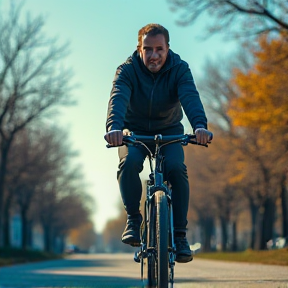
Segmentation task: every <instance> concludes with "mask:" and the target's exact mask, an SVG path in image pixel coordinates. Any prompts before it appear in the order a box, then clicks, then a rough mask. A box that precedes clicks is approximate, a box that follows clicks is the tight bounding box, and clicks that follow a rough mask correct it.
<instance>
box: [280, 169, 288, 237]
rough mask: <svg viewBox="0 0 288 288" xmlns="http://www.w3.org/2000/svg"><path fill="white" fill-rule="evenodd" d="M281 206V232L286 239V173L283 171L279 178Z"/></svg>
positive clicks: (287, 193) (287, 230)
mask: <svg viewBox="0 0 288 288" xmlns="http://www.w3.org/2000/svg"><path fill="white" fill-rule="evenodd" d="M281 208H282V217H283V218H282V233H283V237H284V238H286V241H288V190H287V173H283V177H282V179H281Z"/></svg>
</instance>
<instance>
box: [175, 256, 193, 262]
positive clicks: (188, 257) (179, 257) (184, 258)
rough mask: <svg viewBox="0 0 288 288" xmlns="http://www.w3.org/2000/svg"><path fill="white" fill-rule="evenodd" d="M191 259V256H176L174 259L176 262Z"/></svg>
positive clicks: (189, 260)
mask: <svg viewBox="0 0 288 288" xmlns="http://www.w3.org/2000/svg"><path fill="white" fill-rule="evenodd" d="M192 260H193V257H192V256H178V257H176V259H175V261H176V262H178V263H188V262H191V261H192Z"/></svg>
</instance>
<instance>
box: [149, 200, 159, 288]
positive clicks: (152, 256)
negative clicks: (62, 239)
mask: <svg viewBox="0 0 288 288" xmlns="http://www.w3.org/2000/svg"><path fill="white" fill-rule="evenodd" d="M148 215H149V218H148V219H149V221H148V223H147V227H148V231H147V232H148V233H147V249H148V250H150V251H149V252H148V257H147V280H148V283H147V284H148V287H149V288H150V287H156V285H157V262H156V251H154V249H153V248H154V247H155V245H156V229H155V228H156V206H155V202H152V203H151V204H150V205H149V211H148Z"/></svg>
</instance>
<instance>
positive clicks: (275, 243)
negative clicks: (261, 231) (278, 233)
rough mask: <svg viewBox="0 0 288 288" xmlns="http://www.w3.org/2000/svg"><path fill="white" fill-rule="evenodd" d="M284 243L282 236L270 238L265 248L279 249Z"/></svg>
mask: <svg viewBox="0 0 288 288" xmlns="http://www.w3.org/2000/svg"><path fill="white" fill-rule="evenodd" d="M285 245H286V239H285V238H283V237H277V238H275V239H273V240H272V239H271V240H269V241H268V242H267V248H268V249H269V250H270V249H281V248H284V247H285Z"/></svg>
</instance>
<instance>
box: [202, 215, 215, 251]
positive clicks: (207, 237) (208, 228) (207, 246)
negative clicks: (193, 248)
mask: <svg viewBox="0 0 288 288" xmlns="http://www.w3.org/2000/svg"><path fill="white" fill-rule="evenodd" d="M201 226H202V229H203V238H204V239H203V240H202V242H203V243H204V247H203V251H205V252H209V251H212V247H211V239H212V236H213V234H214V219H213V218H212V217H205V218H203V219H202V220H201Z"/></svg>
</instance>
